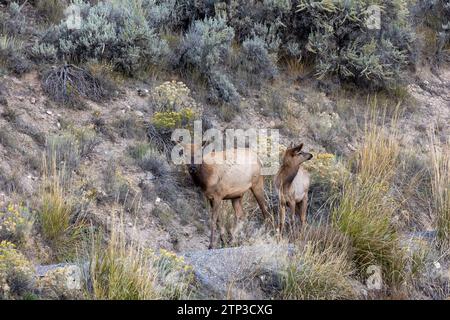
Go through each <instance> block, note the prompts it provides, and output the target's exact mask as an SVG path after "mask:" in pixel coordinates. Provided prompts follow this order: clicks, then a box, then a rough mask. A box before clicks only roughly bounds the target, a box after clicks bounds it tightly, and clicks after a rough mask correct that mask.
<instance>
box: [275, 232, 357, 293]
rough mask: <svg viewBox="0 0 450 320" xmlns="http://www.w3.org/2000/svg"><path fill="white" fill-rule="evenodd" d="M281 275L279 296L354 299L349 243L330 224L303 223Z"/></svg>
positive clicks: (352, 269)
mask: <svg viewBox="0 0 450 320" xmlns="http://www.w3.org/2000/svg"><path fill="white" fill-rule="evenodd" d="M296 247H297V248H300V249H297V250H296V252H295V254H294V256H293V257H292V258H291V259H290V260H289V261H288V263H287V267H286V269H285V270H284V273H283V277H282V290H281V298H282V299H301V300H304V299H313V300H330V299H333V300H337V299H340V300H342V299H355V298H357V297H358V293H357V292H356V290H355V289H354V287H353V285H352V280H351V276H352V275H353V274H354V265H353V263H352V261H351V243H350V241H349V239H348V238H346V237H345V236H344V235H342V234H340V233H339V232H337V231H336V230H334V229H333V228H332V227H331V226H318V227H314V226H307V227H306V229H305V230H303V232H302V234H301V235H300V239H298V242H297V246H296Z"/></svg>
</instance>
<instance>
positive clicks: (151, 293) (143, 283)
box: [90, 215, 193, 300]
mask: <svg viewBox="0 0 450 320" xmlns="http://www.w3.org/2000/svg"><path fill="white" fill-rule="evenodd" d="M110 230H111V232H110V235H109V238H108V240H107V241H106V243H105V242H104V241H103V238H102V236H101V234H97V235H95V236H94V237H93V241H92V246H91V251H90V275H91V288H90V291H91V292H92V298H94V299H100V300H150V299H151V300H153V299H181V298H183V299H186V298H188V297H189V296H190V294H191V287H192V283H193V274H192V268H191V267H190V266H189V265H187V264H185V262H184V260H183V258H182V257H179V256H177V255H176V254H175V253H173V252H169V251H167V250H163V249H161V250H160V251H159V252H158V253H156V252H154V251H153V250H151V249H146V248H145V247H144V246H143V245H142V244H141V243H139V242H138V241H136V240H127V239H126V234H127V232H126V229H125V227H124V222H123V215H122V216H121V217H120V218H117V219H114V218H113V219H112V222H111V227H110Z"/></svg>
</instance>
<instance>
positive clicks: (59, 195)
mask: <svg viewBox="0 0 450 320" xmlns="http://www.w3.org/2000/svg"><path fill="white" fill-rule="evenodd" d="M54 159H55V157H52V160H51V161H52V162H51V163H52V165H51V168H52V170H51V171H50V174H49V171H46V172H45V173H44V175H43V178H42V180H43V181H42V185H41V190H40V193H41V203H40V209H39V211H38V221H39V225H40V229H41V232H42V235H43V236H44V238H45V239H46V240H47V241H48V242H49V244H50V245H51V247H52V249H53V252H54V254H55V256H56V257H57V258H59V259H62V258H64V259H72V258H73V257H74V256H75V254H76V251H77V249H78V245H79V243H80V240H81V236H82V230H83V223H82V221H77V219H74V216H73V213H74V206H75V203H74V201H73V199H72V198H71V196H70V194H69V192H68V191H67V190H66V187H65V186H67V185H70V183H68V182H67V181H65V180H64V179H65V178H64V175H62V174H61V173H60V172H59V171H58V170H57V168H56V162H55V160H54ZM45 162H46V160H45V158H44V167H45V168H47V164H46V163H45ZM74 220H75V221H74Z"/></svg>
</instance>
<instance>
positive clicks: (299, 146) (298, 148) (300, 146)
mask: <svg viewBox="0 0 450 320" xmlns="http://www.w3.org/2000/svg"><path fill="white" fill-rule="evenodd" d="M302 149H303V143H300V145H298V146H296V147H295V148H294V149H293V150H294V152H297V153H298V152H300V151H302Z"/></svg>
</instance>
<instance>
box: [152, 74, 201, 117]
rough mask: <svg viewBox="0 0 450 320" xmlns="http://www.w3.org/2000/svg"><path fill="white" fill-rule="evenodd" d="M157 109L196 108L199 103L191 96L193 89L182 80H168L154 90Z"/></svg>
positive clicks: (153, 95) (154, 101)
mask: <svg viewBox="0 0 450 320" xmlns="http://www.w3.org/2000/svg"><path fill="white" fill-rule="evenodd" d="M152 98H153V103H154V106H155V110H156V111H158V112H166V111H180V110H181V109H185V108H189V109H196V108H197V103H196V102H195V100H194V99H193V98H192V97H191V90H190V89H189V88H188V87H187V86H186V85H185V84H184V83H183V82H181V81H178V82H177V81H174V80H173V81H166V82H164V83H163V84H161V85H159V86H157V87H156V88H155V89H154V90H153V92H152Z"/></svg>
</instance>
